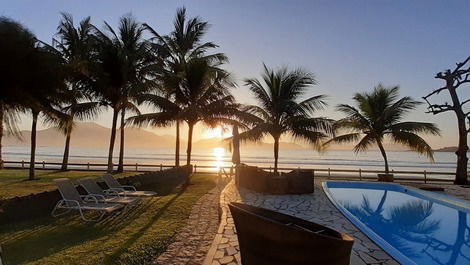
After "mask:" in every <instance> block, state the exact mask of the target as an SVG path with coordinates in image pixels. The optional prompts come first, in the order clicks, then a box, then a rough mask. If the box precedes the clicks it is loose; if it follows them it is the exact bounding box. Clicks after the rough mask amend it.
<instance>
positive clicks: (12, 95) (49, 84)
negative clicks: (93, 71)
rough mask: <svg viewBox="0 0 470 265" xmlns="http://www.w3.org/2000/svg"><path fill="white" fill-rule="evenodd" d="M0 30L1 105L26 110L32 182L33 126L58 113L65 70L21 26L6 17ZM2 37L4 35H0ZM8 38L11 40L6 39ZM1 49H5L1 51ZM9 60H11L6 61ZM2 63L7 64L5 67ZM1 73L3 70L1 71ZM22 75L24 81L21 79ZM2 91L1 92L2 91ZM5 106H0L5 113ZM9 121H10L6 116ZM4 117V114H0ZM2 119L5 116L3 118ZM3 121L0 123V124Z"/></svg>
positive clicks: (33, 158)
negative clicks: (30, 120)
mask: <svg viewBox="0 0 470 265" xmlns="http://www.w3.org/2000/svg"><path fill="white" fill-rule="evenodd" d="M0 30H1V31H2V32H1V33H2V40H5V39H6V40H7V41H5V42H3V41H2V46H3V47H2V49H1V50H2V53H3V52H5V53H6V54H5V56H3V54H2V76H3V74H5V75H4V76H5V78H4V79H3V78H2V85H1V87H2V97H1V98H0V101H1V103H6V102H8V103H7V104H8V106H9V107H10V110H11V107H12V104H15V105H13V108H21V109H22V110H23V109H24V110H29V111H30V112H31V114H32V118H33V119H32V120H33V121H32V125H31V159H30V170H29V179H30V180H32V179H34V173H35V172H34V166H35V153H36V127H37V122H38V118H39V115H40V114H42V115H44V116H48V117H49V118H57V117H58V116H60V113H57V111H55V110H54V108H53V106H54V105H55V104H56V102H57V95H58V92H59V91H60V90H61V89H63V88H64V80H65V71H64V69H63V61H62V59H61V58H60V57H59V56H57V54H56V53H54V52H52V51H51V50H50V47H49V46H48V45H45V44H44V43H42V42H41V41H39V40H38V39H37V38H36V37H35V36H34V35H33V34H32V33H31V32H29V31H28V30H27V29H26V28H24V27H23V26H22V25H21V24H19V23H17V22H14V21H12V20H9V19H7V18H1V19H0ZM4 34H5V35H4ZM10 37H11V39H10ZM3 48H5V49H3ZM10 60H12V61H10ZM5 63H7V64H8V63H11V64H10V65H6V64H5ZM3 70H5V71H3ZM25 75H27V76H28V78H25ZM3 88H5V90H3ZM7 104H4V105H3V106H2V110H5V109H6V107H5V106H7ZM8 115H9V116H8V117H9V121H10V122H11V121H14V116H13V119H12V116H11V114H8ZM2 116H4V115H2ZM4 117H5V116H4ZM3 124H4V121H3V122H2V125H3Z"/></svg>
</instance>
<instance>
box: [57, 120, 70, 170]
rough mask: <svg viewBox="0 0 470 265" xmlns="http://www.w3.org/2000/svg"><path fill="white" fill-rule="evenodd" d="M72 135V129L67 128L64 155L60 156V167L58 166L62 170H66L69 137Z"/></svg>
mask: <svg viewBox="0 0 470 265" xmlns="http://www.w3.org/2000/svg"><path fill="white" fill-rule="evenodd" d="M71 136H72V130H71V128H69V129H68V130H67V135H66V137H65V149H64V157H63V158H62V167H61V168H60V169H61V170H62V171H65V170H67V166H68V164H69V150H70V138H71Z"/></svg>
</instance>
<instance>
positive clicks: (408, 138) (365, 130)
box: [326, 84, 440, 174]
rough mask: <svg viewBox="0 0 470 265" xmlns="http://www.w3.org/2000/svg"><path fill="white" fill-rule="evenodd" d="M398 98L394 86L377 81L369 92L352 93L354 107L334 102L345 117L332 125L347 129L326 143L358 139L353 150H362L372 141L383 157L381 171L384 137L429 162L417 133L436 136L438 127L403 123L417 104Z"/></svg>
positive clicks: (425, 146) (428, 151)
mask: <svg viewBox="0 0 470 265" xmlns="http://www.w3.org/2000/svg"><path fill="white" fill-rule="evenodd" d="M398 97H399V88H398V86H395V87H390V88H386V87H384V86H383V85H381V84H379V85H377V86H376V87H375V88H374V90H373V91H372V92H371V93H357V94H355V95H354V97H353V99H354V101H355V102H356V105H357V108H356V107H353V106H350V105H346V104H341V105H338V107H337V109H338V110H339V111H341V112H343V113H344V114H345V115H346V118H343V119H341V120H339V121H338V122H337V123H336V124H335V126H336V128H337V129H346V130H351V132H349V133H347V134H343V135H339V136H336V137H334V138H333V139H331V140H330V141H328V142H327V143H326V144H330V143H347V142H356V141H359V143H357V145H356V146H355V147H354V152H356V153H358V152H362V151H366V150H367V149H369V148H370V147H371V146H372V145H374V144H376V145H377V146H378V147H379V149H380V152H381V154H382V156H383V158H384V162H385V174H389V166H388V160H387V154H386V152H385V148H384V146H383V142H384V140H385V139H386V138H388V139H389V140H391V141H393V142H394V143H397V144H402V145H405V146H407V147H409V148H410V149H411V150H413V151H416V152H418V153H420V154H425V155H426V156H428V157H429V159H430V160H431V161H433V160H434V158H433V150H432V148H431V147H430V146H429V145H428V144H427V143H426V141H425V140H424V139H423V138H421V136H419V134H421V133H428V134H432V135H439V134H440V131H439V129H438V128H437V127H436V125H435V124H433V123H426V122H411V121H407V122H403V121H402V120H403V118H404V116H405V114H407V113H408V112H409V111H411V110H413V109H415V108H416V106H418V105H419V104H421V103H420V102H418V101H415V100H413V99H412V98H410V97H403V98H400V99H398Z"/></svg>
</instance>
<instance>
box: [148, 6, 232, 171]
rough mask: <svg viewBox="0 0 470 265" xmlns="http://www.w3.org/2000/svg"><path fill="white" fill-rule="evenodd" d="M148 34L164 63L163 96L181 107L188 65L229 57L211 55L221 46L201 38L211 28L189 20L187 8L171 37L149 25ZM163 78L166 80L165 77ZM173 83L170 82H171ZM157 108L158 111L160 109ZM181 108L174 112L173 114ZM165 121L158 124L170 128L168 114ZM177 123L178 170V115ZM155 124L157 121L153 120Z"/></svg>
mask: <svg viewBox="0 0 470 265" xmlns="http://www.w3.org/2000/svg"><path fill="white" fill-rule="evenodd" d="M144 25H145V27H146V28H147V30H148V31H149V32H150V33H151V34H152V36H153V37H152V38H151V41H152V49H153V51H154V52H155V53H156V54H157V56H158V57H159V58H160V59H161V60H162V67H161V71H160V73H159V75H160V80H161V81H162V80H166V82H162V85H161V88H162V90H163V91H164V92H165V95H162V96H163V97H165V98H169V99H172V100H173V101H174V103H175V104H177V105H179V104H180V102H178V101H177V98H176V97H175V93H176V90H177V89H178V88H179V83H180V82H181V81H182V78H183V71H184V67H185V65H186V63H187V62H188V61H190V60H192V59H196V58H198V59H200V60H206V61H207V62H208V63H211V64H214V65H216V64H221V63H224V62H226V61H227V57H226V56H225V55H224V54H223V53H211V54H209V53H208V51H209V50H210V49H214V48H217V47H218V46H217V45H216V44H214V43H212V42H203V41H202V38H203V37H204V35H205V34H206V33H207V30H208V29H209V26H210V25H209V24H208V23H207V22H206V21H203V20H202V19H201V18H200V17H193V18H189V19H188V18H187V16H186V8H184V7H183V8H179V9H178V10H177V11H176V16H175V19H174V22H173V25H174V28H173V30H172V31H171V32H170V33H169V34H168V35H160V34H159V33H158V32H157V31H156V30H154V29H153V28H152V27H150V26H149V25H148V24H144ZM162 75H163V76H162ZM168 79H171V82H168ZM157 108H158V107H157ZM178 108H180V106H178V107H177V108H172V111H174V110H175V109H178ZM163 116H164V117H165V118H164V120H163V121H162V123H159V122H157V123H158V124H160V126H163V125H164V124H167V125H168V122H167V118H168V113H165V115H163ZM173 117H174V118H175V120H174V121H173V122H172V123H171V124H174V125H175V127H176V145H175V165H176V166H179V154H180V151H179V148H180V144H179V143H180V133H179V132H180V123H181V121H182V120H180V119H179V118H178V117H179V116H178V115H176V114H175V115H174V116H173ZM154 122H156V120H154Z"/></svg>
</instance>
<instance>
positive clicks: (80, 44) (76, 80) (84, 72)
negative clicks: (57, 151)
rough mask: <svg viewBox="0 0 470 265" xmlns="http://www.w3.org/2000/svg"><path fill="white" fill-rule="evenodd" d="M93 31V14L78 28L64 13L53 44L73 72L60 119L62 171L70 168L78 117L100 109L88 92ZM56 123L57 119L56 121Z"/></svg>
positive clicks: (68, 68) (88, 116)
mask: <svg viewBox="0 0 470 265" xmlns="http://www.w3.org/2000/svg"><path fill="white" fill-rule="evenodd" d="M92 30H93V25H92V24H91V20H90V17H86V18H84V19H83V20H82V21H80V23H79V26H78V27H75V25H74V22H73V18H72V16H71V15H70V14H67V13H62V20H61V21H60V23H59V26H58V27H57V34H56V37H58V38H57V39H54V40H53V45H54V47H55V49H56V50H57V52H59V53H60V55H61V57H62V58H63V60H64V61H65V65H66V67H67V70H68V72H69V78H68V82H67V83H68V87H69V88H68V89H67V90H64V91H63V92H62V93H61V97H62V100H63V104H62V106H61V107H60V110H59V111H61V112H62V113H63V114H64V115H63V117H65V120H64V121H59V124H60V125H61V126H60V129H61V130H62V131H63V132H64V134H65V149H64V155H63V159H62V167H61V169H62V170H67V166H68V158H69V152H70V140H71V135H72V129H73V127H74V126H75V119H79V120H85V119H91V118H93V117H95V116H96V115H97V114H98V112H99V107H100V104H99V102H96V101H92V100H93V99H92V97H90V96H89V95H88V94H87V93H86V89H87V86H86V80H87V78H88V72H89V61H90V58H91V53H92V52H93V51H92V41H93V38H92ZM53 122H54V123H55V122H56V120H53Z"/></svg>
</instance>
